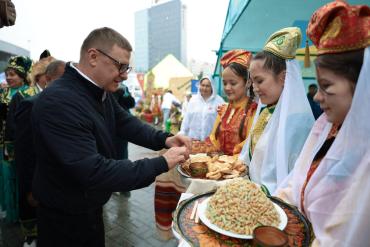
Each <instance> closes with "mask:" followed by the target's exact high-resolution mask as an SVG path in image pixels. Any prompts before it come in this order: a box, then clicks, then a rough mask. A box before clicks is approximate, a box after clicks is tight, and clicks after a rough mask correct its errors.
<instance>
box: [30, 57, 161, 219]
mask: <svg viewBox="0 0 370 247" xmlns="http://www.w3.org/2000/svg"><path fill="white" fill-rule="evenodd" d="M32 125H33V131H34V140H35V152H36V157H37V167H36V172H35V176H34V180H33V194H34V196H35V197H36V199H38V200H39V201H40V203H41V205H42V206H44V207H48V208H52V209H57V210H60V211H63V212H65V213H68V214H79V213H85V212H88V211H90V210H95V209H97V208H100V207H101V206H102V205H103V204H104V203H106V202H107V201H108V200H109V197H110V196H111V192H114V191H129V190H133V189H139V188H142V187H145V186H148V185H150V184H151V183H153V182H154V180H155V177H156V176H158V175H159V174H161V173H163V172H166V171H168V167H167V163H166V160H165V159H164V157H162V156H160V157H157V158H152V159H142V160H138V161H135V162H131V161H129V160H115V159H113V157H116V154H115V152H116V151H115V146H114V137H115V136H119V137H121V138H123V139H125V140H128V141H129V142H132V143H134V144H137V145H140V146H144V147H147V148H151V149H154V150H160V149H162V148H164V147H165V140H166V138H167V137H168V134H166V133H164V132H162V131H158V130H156V129H154V128H152V127H150V126H149V125H146V124H145V123H143V122H141V121H140V120H139V119H137V118H136V117H134V116H132V115H130V114H128V113H127V112H126V111H125V110H123V109H122V108H121V107H120V106H119V105H118V103H117V102H116V100H114V98H113V95H112V94H110V93H105V92H104V90H103V89H101V88H99V87H97V86H95V85H94V84H92V83H91V82H90V81H88V80H87V79H85V78H84V77H82V76H81V75H80V74H79V73H78V72H77V71H76V70H75V69H74V68H72V67H70V65H69V64H67V66H66V71H65V73H64V75H63V76H62V77H61V78H59V79H58V80H56V81H55V82H54V83H53V84H52V85H51V86H50V87H48V88H47V89H45V90H44V91H43V92H42V93H41V94H40V96H39V98H38V100H37V101H36V103H35V105H34V107H33V110H32Z"/></svg>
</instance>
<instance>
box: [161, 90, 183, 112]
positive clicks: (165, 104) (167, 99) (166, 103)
mask: <svg viewBox="0 0 370 247" xmlns="http://www.w3.org/2000/svg"><path fill="white" fill-rule="evenodd" d="M173 102H175V103H177V104H180V101H179V100H178V99H177V98H176V97H175V96H174V95H173V94H172V93H169V92H167V93H165V94H164V95H163V101H162V106H161V109H171V106H172V103H173Z"/></svg>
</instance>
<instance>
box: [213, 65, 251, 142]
mask: <svg viewBox="0 0 370 247" xmlns="http://www.w3.org/2000/svg"><path fill="white" fill-rule="evenodd" d="M226 68H230V69H231V70H232V71H233V72H234V73H235V74H236V75H238V76H240V77H242V78H243V79H244V81H245V83H248V80H249V71H248V68H247V67H245V66H243V65H241V64H239V63H230V64H229V65H228V66H227V67H226ZM254 96H255V95H254V91H253V86H252V85H251V86H250V87H249V99H248V103H247V104H246V106H245V108H244V113H245V114H244V115H243V119H242V121H240V125H239V138H240V140H243V139H244V137H243V134H244V133H243V130H244V128H243V127H244V123H245V118H246V117H247V113H248V110H249V107H250V105H251V104H252V103H253V100H254ZM221 122H222V121H220V123H219V124H218V126H217V129H216V133H215V138H216V140H217V138H218V137H217V136H218V134H219V133H220V126H221Z"/></svg>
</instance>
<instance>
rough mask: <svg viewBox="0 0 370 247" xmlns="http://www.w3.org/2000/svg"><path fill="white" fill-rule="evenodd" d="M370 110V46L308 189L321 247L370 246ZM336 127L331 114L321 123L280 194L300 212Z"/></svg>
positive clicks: (307, 207) (311, 217)
mask: <svg viewBox="0 0 370 247" xmlns="http://www.w3.org/2000/svg"><path fill="white" fill-rule="evenodd" d="M369 109H370V47H368V48H366V49H365V54H364V62H363V65H362V68H361V72H360V75H359V79H358V81H357V85H356V89H355V93H354V96H353V100H352V104H351V108H350V110H349V112H348V114H347V116H346V118H345V120H344V122H343V124H342V127H341V128H340V130H339V132H338V134H337V136H336V138H335V140H334V142H333V144H332V145H331V147H330V149H329V150H328V152H327V154H326V155H325V157H324V158H323V159H322V161H321V162H320V165H319V166H318V167H317V169H316V171H315V172H314V173H313V175H312V177H311V179H310V181H309V182H308V183H307V187H306V190H305V200H304V211H305V213H306V215H307V217H308V219H309V220H310V221H311V223H312V226H313V229H314V233H315V236H316V240H315V241H316V244H319V245H320V246H369V243H370V234H369V229H370V220H369V219H370V179H369V175H370V144H369V140H370V122H369V121H368V118H369ZM331 126H332V124H331V123H329V122H328V121H327V119H326V115H325V114H323V116H321V117H320V118H319V119H318V120H317V121H316V123H315V126H314V128H313V129H312V131H311V133H310V136H309V138H308V139H307V142H306V144H305V146H304V148H303V150H302V153H301V155H300V156H299V158H298V160H297V163H296V166H295V168H294V170H293V172H292V174H291V176H290V177H289V178H288V179H287V182H286V186H282V187H281V188H279V189H278V190H277V193H276V194H277V195H278V196H279V197H281V198H282V199H285V200H287V201H289V202H291V203H293V204H294V205H297V206H298V207H299V208H300V209H301V205H300V204H301V203H300V201H301V190H302V186H303V183H304V181H305V180H306V176H307V172H308V170H309V168H310V166H311V164H312V161H313V159H314V157H315V155H316V153H317V152H318V150H319V149H320V147H321V146H322V144H323V143H324V141H325V139H326V137H327V136H328V133H329V131H330V129H331ZM301 210H302V209H301Z"/></svg>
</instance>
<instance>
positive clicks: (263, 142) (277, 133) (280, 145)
mask: <svg viewBox="0 0 370 247" xmlns="http://www.w3.org/2000/svg"><path fill="white" fill-rule="evenodd" d="M286 67H287V69H286V77H285V83H284V89H283V91H282V94H281V96H280V98H279V101H278V103H277V106H276V108H275V111H274V113H273V115H272V117H271V119H270V121H269V122H268V124H267V125H266V127H265V129H264V131H263V133H262V135H261V137H260V139H259V140H258V142H257V144H256V147H255V149H254V152H253V156H252V160H251V161H249V157H248V152H249V151H248V150H249V144H250V142H249V140H248V141H247V142H246V145H244V147H243V150H242V152H241V155H240V159H241V160H243V161H244V162H245V163H246V164H248V165H249V173H250V178H251V180H252V181H254V182H256V183H259V184H264V185H265V186H267V188H268V189H269V191H270V192H271V193H273V192H274V191H275V189H276V187H277V185H279V184H280V183H281V182H282V181H283V180H284V179H285V178H286V177H287V176H288V174H289V172H290V171H291V170H292V169H293V166H294V163H295V161H296V159H297V157H298V155H299V153H300V152H301V149H302V147H303V144H304V142H305V141H306V138H307V136H308V134H309V132H310V130H311V128H312V126H313V123H314V121H315V119H314V117H313V114H312V110H311V108H310V104H309V102H308V99H307V96H306V93H305V89H304V84H303V80H302V76H301V72H300V68H299V64H298V62H297V61H296V60H295V59H293V60H286ZM260 107H261V103H259V108H260ZM258 113H259V112H258Z"/></svg>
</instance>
